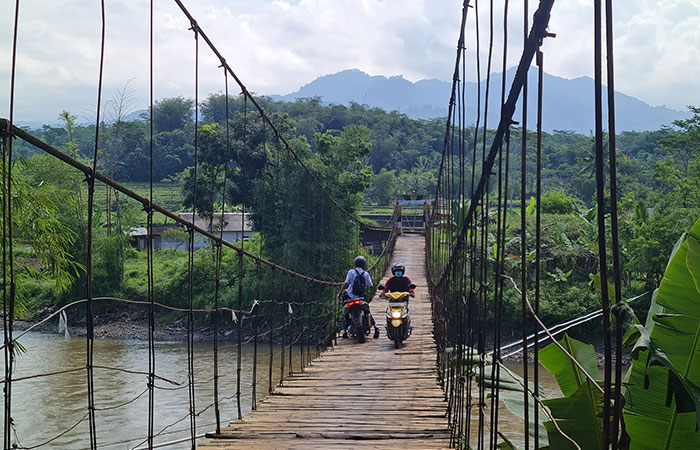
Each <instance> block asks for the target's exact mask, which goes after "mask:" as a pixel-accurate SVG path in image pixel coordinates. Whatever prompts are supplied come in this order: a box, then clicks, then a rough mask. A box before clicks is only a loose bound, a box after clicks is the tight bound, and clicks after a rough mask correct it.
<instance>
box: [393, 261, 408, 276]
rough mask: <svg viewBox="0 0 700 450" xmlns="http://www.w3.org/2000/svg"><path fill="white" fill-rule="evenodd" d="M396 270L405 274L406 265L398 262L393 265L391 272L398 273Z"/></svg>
mask: <svg viewBox="0 0 700 450" xmlns="http://www.w3.org/2000/svg"><path fill="white" fill-rule="evenodd" d="M396 272H402V273H404V274H405V273H406V267H404V265H403V264H401V263H396V264H394V265H393V266H391V274H392V275H394V274H396Z"/></svg>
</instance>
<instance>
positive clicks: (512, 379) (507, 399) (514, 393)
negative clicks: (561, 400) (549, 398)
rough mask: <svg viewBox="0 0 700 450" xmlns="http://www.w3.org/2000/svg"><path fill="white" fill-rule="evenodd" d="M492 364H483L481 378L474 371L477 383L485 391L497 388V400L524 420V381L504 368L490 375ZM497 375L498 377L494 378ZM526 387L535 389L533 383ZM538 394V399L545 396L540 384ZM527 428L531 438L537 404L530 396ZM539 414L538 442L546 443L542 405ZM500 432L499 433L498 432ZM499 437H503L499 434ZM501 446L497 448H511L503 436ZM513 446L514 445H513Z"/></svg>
mask: <svg viewBox="0 0 700 450" xmlns="http://www.w3.org/2000/svg"><path fill="white" fill-rule="evenodd" d="M492 369H493V366H492V365H486V366H484V377H483V379H482V378H481V377H480V376H479V373H478V372H476V373H475V375H476V379H477V382H478V383H479V384H483V386H484V389H485V390H486V391H487V392H490V390H491V389H492V388H495V389H497V390H498V396H499V400H501V401H503V403H504V404H505V405H506V408H508V411H510V412H511V413H513V414H514V415H515V416H517V417H520V418H521V419H523V420H525V399H524V394H523V385H524V384H525V381H524V379H523V378H522V377H520V376H519V375H516V374H513V375H511V374H510V373H508V372H506V371H505V370H500V371H497V372H494V376H493V377H492V376H491V374H492ZM496 377H498V378H496ZM527 386H528V389H529V390H530V392H534V391H535V385H534V384H533V383H531V382H530V383H528V384H527ZM488 396H489V398H490V397H491V394H489V395H488ZM538 396H539V398H540V399H544V398H545V394H544V390H543V389H542V386H539V389H538ZM527 403H528V411H529V413H528V420H529V423H528V429H529V435H530V437H531V439H532V436H534V434H535V421H534V418H535V405H536V404H537V403H536V402H535V400H534V399H532V397H530V398H529V400H528V402H527ZM538 414H539V416H538V423H537V433H538V435H539V443H540V445H544V446H546V445H548V444H549V441H548V439H547V430H546V429H545V427H544V421H545V420H546V419H547V415H546V414H545V411H544V410H543V409H542V406H540V407H539V413H538ZM499 434H500V433H499ZM501 437H504V436H502V435H501ZM500 445H501V447H498V448H511V447H509V446H508V445H512V444H511V443H510V442H508V440H507V439H505V438H504V442H503V443H501V444H500ZM513 448H515V447H513Z"/></svg>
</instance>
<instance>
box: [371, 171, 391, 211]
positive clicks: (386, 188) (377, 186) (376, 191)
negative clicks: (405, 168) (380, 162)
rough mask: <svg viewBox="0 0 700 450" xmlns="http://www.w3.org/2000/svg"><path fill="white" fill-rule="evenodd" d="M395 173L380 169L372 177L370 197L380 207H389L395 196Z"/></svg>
mask: <svg viewBox="0 0 700 450" xmlns="http://www.w3.org/2000/svg"><path fill="white" fill-rule="evenodd" d="M397 181H398V180H397V179H396V171H395V170H386V169H382V170H381V171H380V172H379V173H378V174H375V175H374V176H373V177H372V187H371V189H370V191H371V193H372V196H373V197H374V199H375V200H376V201H377V203H379V204H380V205H391V204H393V203H394V197H395V196H396V185H397Z"/></svg>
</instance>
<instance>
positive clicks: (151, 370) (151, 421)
mask: <svg viewBox="0 0 700 450" xmlns="http://www.w3.org/2000/svg"><path fill="white" fill-rule="evenodd" d="M149 12H150V15H149V22H150V24H149V25H150V26H149V120H148V122H149V150H148V153H149V172H150V177H149V195H148V208H147V213H148V216H147V225H146V226H147V229H148V242H147V245H148V249H147V261H146V263H147V267H146V271H147V278H148V301H149V306H148V438H147V439H148V448H150V449H152V448H153V432H154V427H155V391H154V387H155V372H156V351H155V295H154V284H155V280H154V277H155V273H154V271H153V138H154V132H153V131H154V130H153V31H154V23H153V17H154V11H153V0H150V11H149ZM108 190H109V187H108Z"/></svg>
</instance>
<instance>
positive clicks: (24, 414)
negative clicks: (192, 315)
mask: <svg viewBox="0 0 700 450" xmlns="http://www.w3.org/2000/svg"><path fill="white" fill-rule="evenodd" d="M20 342H21V343H22V345H23V346H24V347H25V348H26V350H27V351H26V352H25V353H23V354H22V355H21V356H19V357H18V358H17V359H16V367H15V371H14V376H13V378H15V379H17V378H20V377H26V376H31V375H36V374H41V373H47V372H55V371H61V370H65V369H72V368H76V367H80V366H83V367H84V365H85V352H86V350H85V348H86V346H85V339H84V338H78V337H76V338H72V339H70V340H65V339H64V338H63V337H62V336H57V335H51V334H41V333H28V334H27V335H26V336H24V337H23V338H22V339H21V340H20ZM155 345H156V347H155V350H156V373H157V375H159V376H161V377H165V378H167V379H169V380H176V381H178V382H183V380H185V379H186V376H187V344H186V343H185V342H157V343H156V344H155ZM280 351H281V347H278V346H275V347H274V359H273V364H274V366H273V367H274V370H273V378H274V381H273V383H274V384H276V383H277V382H278V380H279V376H280V367H279V364H280ZM299 352H300V351H299V349H298V348H295V349H294V351H293V353H292V355H293V364H294V367H295V370H299V362H300V357H299ZM285 358H286V361H285V367H288V366H289V354H288V352H286V354H285ZM268 361H269V346H268V345H267V344H259V346H258V368H257V393H258V398H259V399H262V398H263V397H264V395H266V394H267V391H268ZM236 362H237V346H236V345H235V344H234V345H225V346H222V347H220V349H219V376H220V380H219V398H220V401H221V406H220V411H221V421H222V426H225V425H226V424H227V423H228V421H230V420H233V419H235V418H237V414H238V410H237V404H236V397H235V394H236V366H237V364H236ZM94 365H95V366H100V365H102V366H110V367H118V368H121V369H127V370H130V371H140V372H147V371H148V342H147V341H140V340H112V339H98V340H95V347H94ZM194 365H195V380H194V383H195V388H196V389H195V390H196V396H195V402H196V404H195V407H196V411H201V410H203V409H205V408H206V407H207V406H208V405H210V404H212V403H213V401H214V400H213V398H214V394H213V389H214V387H213V386H214V384H213V381H212V380H213V373H214V372H213V350H212V345H211V344H195V347H194ZM3 373H4V362H3ZM252 373H253V345H252V344H249V345H244V346H243V349H242V358H241V410H242V413H243V414H245V413H247V412H248V411H250V409H251V403H252V401H251V400H252V395H251V394H252V389H251V385H252V379H253V376H252ZM94 383H95V407H96V408H97V409H98V411H97V413H96V425H97V442H98V446H99V448H105V449H119V450H121V449H132V448H135V447H139V446H142V445H144V440H145V439H146V436H147V434H148V393H147V392H146V393H143V392H144V391H145V390H146V389H147V384H146V383H147V377H146V375H140V374H130V373H124V372H116V371H111V370H105V369H97V368H96V369H94ZM156 386H158V387H161V388H165V389H156V391H155V414H154V416H155V426H154V430H155V432H156V433H157V432H159V431H161V430H163V429H165V428H166V427H167V426H169V425H170V427H169V428H167V429H166V430H165V431H164V432H163V434H161V435H160V436H158V437H157V438H156V439H155V443H156V444H158V443H166V442H173V441H177V440H180V439H183V438H188V437H189V436H190V431H189V425H190V421H189V415H188V411H189V394H188V388H187V383H184V384H183V385H182V388H180V389H173V388H176V387H177V386H173V385H169V384H168V383H166V382H163V381H157V382H156ZM142 393H143V395H141V397H139V398H138V399H136V397H137V396H139V395H140V394H142ZM133 399H136V400H134V401H133V402H132V403H129V404H126V405H124V404H125V403H126V402H128V401H130V400H133ZM120 405H123V406H120ZM87 406H88V403H87V384H86V371H85V370H81V371H79V372H72V373H64V374H59V375H54V376H50V377H43V378H34V379H27V380H20V381H16V382H14V383H13V384H12V418H13V420H14V423H15V433H14V434H15V437H16V440H15V442H17V443H18V444H19V445H20V446H21V447H32V446H35V445H37V444H41V443H43V442H46V441H48V440H49V439H51V438H53V437H55V436H57V435H58V434H60V433H62V432H63V431H65V430H67V429H68V428H70V427H72V426H73V425H75V424H76V423H77V422H78V421H79V420H80V419H81V418H82V417H83V416H84V415H85V414H86V413H87V411H88V410H87ZM110 408H111V409H110ZM3 419H4V417H3ZM178 421H179V422H178ZM176 422H177V423H176ZM196 423H197V434H203V433H205V432H212V431H214V430H215V429H216V427H215V425H214V424H215V416H214V408H213V407H210V408H209V409H207V410H206V411H204V412H203V413H201V415H200V416H199V417H197V419H196ZM89 446H90V440H89V428H88V422H87V420H85V421H83V422H81V423H80V424H79V425H77V426H76V427H75V428H74V429H73V430H71V431H69V432H67V433H66V434H65V435H64V436H62V437H60V438H59V439H56V440H55V441H53V442H51V443H49V444H47V445H45V446H42V447H40V448H51V449H58V448H61V449H67V448H70V449H81V448H89ZM167 448H173V449H177V448H189V441H188V442H183V443H176V444H173V445H169V446H168V447H167Z"/></svg>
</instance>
